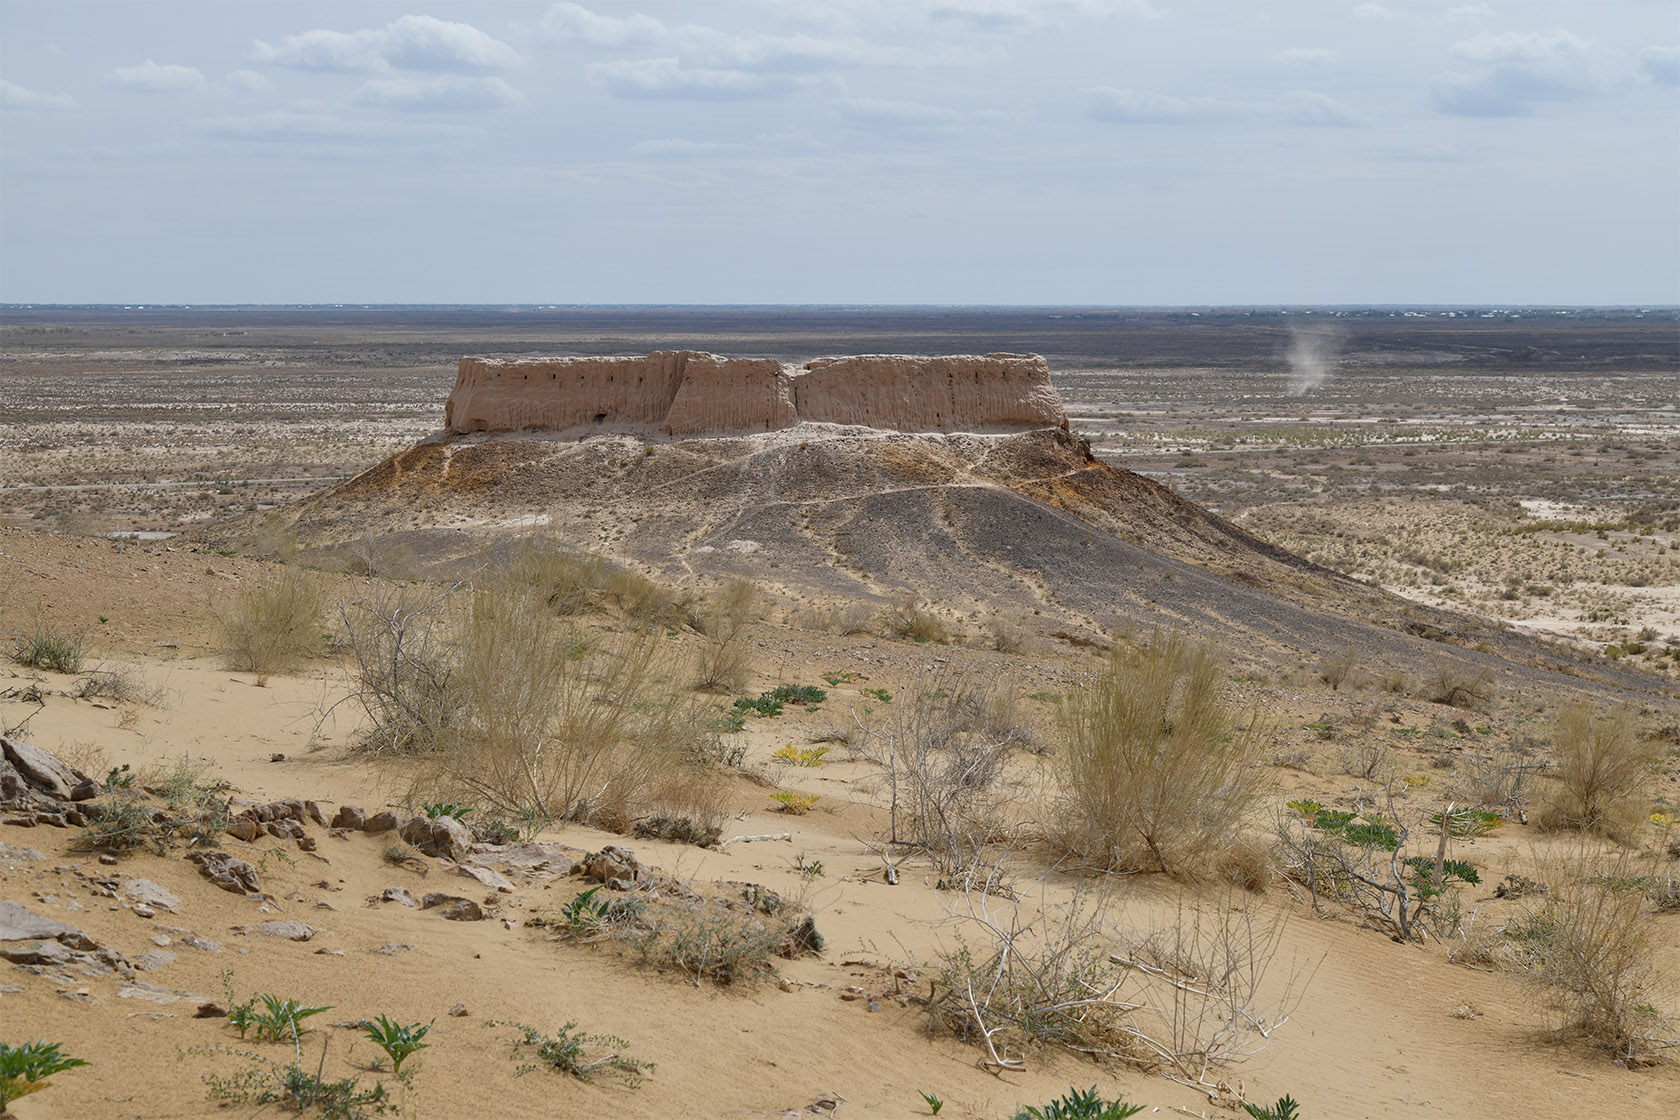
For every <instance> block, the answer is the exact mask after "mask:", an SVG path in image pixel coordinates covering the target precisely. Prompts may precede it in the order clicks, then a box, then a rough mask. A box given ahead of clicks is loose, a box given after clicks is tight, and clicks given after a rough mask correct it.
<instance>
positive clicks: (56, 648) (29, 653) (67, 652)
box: [12, 614, 82, 673]
mask: <svg viewBox="0 0 1680 1120" xmlns="http://www.w3.org/2000/svg"><path fill="white" fill-rule="evenodd" d="M16 646H17V648H16V650H15V651H14V652H13V654H12V658H13V660H15V661H16V662H17V663H18V664H19V665H22V666H24V667H25V668H29V669H47V670H50V671H51V672H54V673H79V672H81V671H82V637H81V635H80V634H75V635H72V634H66V633H64V631H62V630H59V629H57V628H55V627H53V626H50V625H48V624H47V620H46V619H44V618H42V617H41V616H40V615H39V614H37V615H36V616H35V619H34V622H33V624H32V626H31V627H30V630H29V633H27V634H19V635H17V636H16Z"/></svg>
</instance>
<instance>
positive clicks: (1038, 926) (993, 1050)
mask: <svg viewBox="0 0 1680 1120" xmlns="http://www.w3.org/2000/svg"><path fill="white" fill-rule="evenodd" d="M997 874H998V867H997V866H996V865H994V866H993V867H991V868H983V867H981V866H980V865H978V864H977V865H976V866H975V867H973V868H971V869H970V872H969V874H968V876H967V881H966V885H965V891H964V899H965V903H966V908H965V912H964V913H960V914H958V915H956V916H957V917H958V919H959V920H961V921H962V922H963V923H964V924H965V925H967V926H969V927H972V928H977V929H978V930H979V931H980V933H981V935H982V938H981V940H982V942H983V947H982V950H981V952H982V953H984V955H983V956H981V955H979V954H977V953H976V951H975V950H974V949H973V948H971V947H970V946H969V945H968V943H967V942H966V940H965V939H963V938H962V937H961V935H960V933H959V937H958V946H957V948H956V949H955V950H952V951H949V952H946V953H945V954H943V968H942V970H941V972H940V975H939V979H938V981H937V982H936V985H935V990H934V995H933V997H932V999H930V1001H929V1004H928V1010H929V1012H930V1014H932V1015H933V1016H934V1017H935V1018H936V1019H937V1020H938V1021H940V1022H942V1023H943V1024H944V1025H945V1026H946V1027H948V1028H949V1029H951V1030H952V1031H954V1032H955V1033H956V1034H957V1035H958V1036H959V1037H962V1038H965V1039H969V1040H971V1041H977V1042H979V1043H980V1044H981V1045H983V1046H984V1047H985V1048H986V1055H987V1056H986V1058H985V1061H984V1064H985V1065H986V1066H988V1067H989V1068H992V1069H997V1070H1017V1071H1018V1070H1023V1069H1025V1068H1026V1061H1027V1055H1028V1048H1029V1047H1030V1046H1032V1045H1035V1044H1050V1045H1057V1046H1062V1047H1065V1048H1067V1049H1071V1050H1076V1051H1079V1052H1081V1053H1086V1054H1090V1055H1092V1056H1094V1057H1097V1058H1100V1059H1104V1060H1112V1061H1120V1062H1125V1063H1126V1064H1128V1065H1133V1066H1136V1067H1139V1068H1142V1069H1151V1070H1154V1069H1159V1070H1162V1071H1164V1072H1165V1073H1166V1075H1167V1076H1168V1077H1169V1078H1171V1079H1173V1080H1175V1081H1179V1082H1181V1083H1183V1084H1187V1085H1191V1086H1194V1087H1196V1088H1198V1089H1201V1090H1203V1091H1206V1092H1215V1093H1217V1092H1221V1091H1223V1086H1221V1085H1220V1084H1219V1083H1218V1082H1217V1081H1216V1080H1210V1077H1212V1075H1213V1074H1214V1072H1215V1071H1216V1070H1218V1069H1221V1068H1223V1067H1225V1066H1228V1065H1231V1064H1234V1063H1236V1062H1239V1061H1241V1060H1242V1059H1243V1058H1245V1057H1248V1056H1251V1055H1252V1054H1254V1053H1256V1052H1258V1051H1259V1050H1260V1049H1261V1048H1263V1047H1264V1046H1265V1044H1266V1042H1267V1041H1268V1040H1269V1039H1270V1037H1271V1035H1272V1033H1273V1032H1274V1031H1275V1030H1276V1029H1277V1028H1278V1027H1280V1026H1282V1025H1283V1024H1284V1023H1286V1022H1287V1021H1288V1018H1289V1014H1290V1012H1291V1011H1292V1009H1293V1007H1294V1005H1295V1004H1296V1002H1298V994H1297V993H1296V992H1295V987H1296V985H1295V979H1296V977H1295V976H1294V975H1293V974H1292V975H1291V977H1290V980H1289V982H1288V983H1287V984H1285V985H1284V989H1283V991H1282V993H1281V995H1279V996H1278V997H1276V998H1275V999H1272V998H1271V997H1263V996H1262V995H1261V992H1260V988H1261V984H1262V981H1263V980H1264V977H1265V975H1266V973H1267V970H1268V968H1269V967H1270V966H1271V964H1272V963H1273V961H1274V960H1275V959H1276V956H1277V952H1278V945H1279V937H1280V933H1281V927H1280V925H1279V924H1278V923H1276V922H1272V923H1268V924H1263V925H1258V926H1257V925H1256V923H1255V921H1254V919H1253V917H1252V914H1251V913H1249V912H1248V911H1247V910H1245V909H1242V908H1235V907H1231V906H1229V905H1224V904H1218V910H1219V914H1218V916H1217V918H1215V919H1214V920H1212V921H1209V920H1207V918H1206V917H1205V915H1204V911H1203V910H1202V909H1201V908H1199V907H1192V906H1190V905H1189V904H1188V903H1181V906H1180V910H1179V916H1178V921H1177V922H1176V923H1175V924H1174V926H1173V927H1172V928H1171V929H1166V930H1155V931H1149V932H1144V933H1138V932H1131V933H1128V932H1123V931H1120V930H1118V929H1116V927H1115V924H1114V922H1113V920H1112V915H1113V909H1114V902H1113V898H1112V896H1109V895H1106V894H1097V895H1093V894H1090V893H1087V892H1078V893H1076V894H1075V895H1074V896H1073V898H1072V899H1070V900H1069V901H1068V902H1067V903H1066V904H1065V905H1061V906H1053V905H1051V904H1050V903H1048V901H1047V900H1046V899H1045V898H1044V895H1043V891H1042V890H1041V891H1040V896H1039V898H1038V900H1037V903H1036V906H1035V909H1036V913H1035V914H1034V915H1033V916H1032V917H1030V918H1029V917H1026V916H1025V909H1024V906H1023V904H1022V903H1021V902H1018V901H1015V902H1009V903H1002V902H1000V901H999V900H998V897H997V892H996V891H995V890H994V889H992V887H993V884H992V882H991V880H992V879H994V878H995V877H996V875H997ZM1041 887H1042V883H1041ZM988 947H989V951H988ZM1263 1002H1264V1006H1262V1003H1263Z"/></svg>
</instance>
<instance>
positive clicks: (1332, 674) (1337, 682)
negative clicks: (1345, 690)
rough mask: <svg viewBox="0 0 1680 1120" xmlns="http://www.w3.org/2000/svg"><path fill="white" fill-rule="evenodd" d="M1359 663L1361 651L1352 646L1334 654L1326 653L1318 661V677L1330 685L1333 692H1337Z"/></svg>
mask: <svg viewBox="0 0 1680 1120" xmlns="http://www.w3.org/2000/svg"><path fill="white" fill-rule="evenodd" d="M1358 663H1359V652H1358V651H1357V650H1354V649H1352V648H1349V649H1345V650H1343V651H1342V652H1341V653H1339V654H1335V655H1334V656H1332V655H1329V654H1326V655H1325V656H1324V657H1322V658H1320V659H1319V662H1318V679H1319V680H1321V681H1323V682H1324V683H1325V684H1327V685H1329V686H1330V691H1331V692H1336V691H1338V690H1340V689H1341V687H1342V685H1343V684H1345V683H1346V682H1347V679H1348V677H1350V676H1351V675H1352V674H1353V667H1354V666H1355V665H1357V664H1358Z"/></svg>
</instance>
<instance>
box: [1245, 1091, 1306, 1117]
mask: <svg viewBox="0 0 1680 1120" xmlns="http://www.w3.org/2000/svg"><path fill="white" fill-rule="evenodd" d="M1300 1107H1301V1106H1300V1105H1299V1104H1297V1103H1296V1102H1295V1098H1294V1097H1291V1096H1290V1095H1289V1094H1287V1093H1285V1094H1284V1095H1283V1096H1281V1097H1279V1098H1278V1099H1277V1103H1276V1104H1273V1105H1258V1104H1247V1103H1244V1104H1243V1111H1245V1112H1247V1113H1248V1114H1249V1115H1250V1116H1252V1117H1253V1118H1254V1120H1298V1118H1299V1117H1300V1115H1301V1113H1300V1111H1299V1110H1300Z"/></svg>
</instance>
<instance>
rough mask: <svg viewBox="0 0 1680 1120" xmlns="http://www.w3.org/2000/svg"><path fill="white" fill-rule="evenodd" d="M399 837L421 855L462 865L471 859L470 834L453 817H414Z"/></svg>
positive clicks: (464, 826)
mask: <svg viewBox="0 0 1680 1120" xmlns="http://www.w3.org/2000/svg"><path fill="white" fill-rule="evenodd" d="M401 836H402V838H403V839H404V840H406V841H407V842H408V843H410V844H412V845H414V847H415V848H417V849H419V850H420V851H421V852H422V853H423V854H425V855H428V856H436V857H439V858H442V859H452V860H454V861H455V862H456V863H464V862H466V861H467V860H468V859H469V858H471V857H472V843H473V839H472V833H471V832H469V831H467V826H466V825H464V824H462V823H461V822H460V821H458V820H456V819H455V818H454V817H415V818H414V819H413V820H411V821H409V822H408V823H407V824H405V825H403V826H402V832H401Z"/></svg>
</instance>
